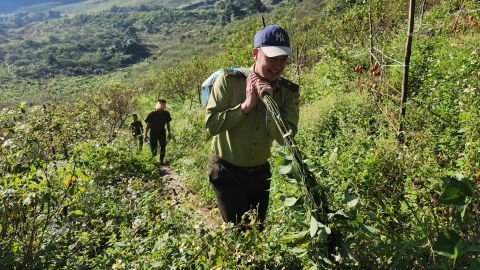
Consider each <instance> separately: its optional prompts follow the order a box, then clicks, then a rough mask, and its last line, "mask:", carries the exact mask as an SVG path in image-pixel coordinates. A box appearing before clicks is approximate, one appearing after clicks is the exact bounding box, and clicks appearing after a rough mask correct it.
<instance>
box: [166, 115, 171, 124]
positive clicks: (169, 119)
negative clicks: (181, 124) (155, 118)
mask: <svg viewBox="0 0 480 270" xmlns="http://www.w3.org/2000/svg"><path fill="white" fill-rule="evenodd" d="M170 121H172V116H171V115H170V113H168V116H167V121H165V122H167V123H170Z"/></svg>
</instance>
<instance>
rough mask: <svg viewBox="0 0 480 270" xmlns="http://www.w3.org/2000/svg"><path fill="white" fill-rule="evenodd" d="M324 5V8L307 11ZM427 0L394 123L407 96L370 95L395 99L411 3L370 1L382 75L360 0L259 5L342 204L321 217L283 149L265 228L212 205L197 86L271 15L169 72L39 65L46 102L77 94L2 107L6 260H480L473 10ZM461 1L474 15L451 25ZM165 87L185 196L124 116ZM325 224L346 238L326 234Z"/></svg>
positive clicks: (305, 143)
mask: <svg viewBox="0 0 480 270" xmlns="http://www.w3.org/2000/svg"><path fill="white" fill-rule="evenodd" d="M314 7H315V8H317V11H318V14H319V15H318V17H311V16H309V15H308V14H311V13H307V11H308V12H311V10H314V9H313V8H314ZM425 7H426V8H425V10H426V11H425V13H424V14H422V10H424V9H423V8H420V7H419V8H418V9H417V10H418V13H417V18H416V20H417V23H416V26H415V37H414V43H413V47H412V48H413V51H412V58H411V66H410V81H409V86H410V92H409V95H408V99H407V109H406V110H407V114H406V120H405V122H404V124H405V132H402V133H401V135H400V136H397V133H396V131H395V130H394V129H393V128H392V125H391V123H390V122H392V123H395V126H398V125H397V124H396V122H395V120H393V118H396V119H397V120H398V115H399V103H400V102H399V101H398V100H396V99H394V98H391V97H389V96H382V95H379V94H378V93H376V92H374V91H373V90H375V91H378V92H381V93H384V94H387V95H391V96H396V97H398V93H397V92H396V91H395V89H393V88H396V89H398V90H399V89H400V88H401V81H402V80H401V78H402V69H403V67H401V66H395V65H398V63H396V62H394V61H393V60H392V59H395V60H398V61H400V62H402V61H403V54H404V46H405V33H406V6H405V4H404V2H403V1H393V2H392V1H382V0H374V1H373V0H372V11H373V14H372V25H373V35H372V38H373V44H374V47H375V48H376V49H374V54H373V55H374V57H375V58H376V60H374V62H375V61H378V62H379V64H380V65H379V67H378V68H377V69H376V70H375V72H377V71H380V74H378V73H377V74H376V75H377V76H375V75H373V74H372V68H373V67H374V65H370V55H369V54H368V52H369V51H370V48H369V43H370V34H369V32H368V29H369V28H370V25H369V21H368V17H369V16H368V5H364V4H361V3H358V4H348V5H346V4H343V1H342V2H338V3H337V4H336V5H329V6H325V7H324V8H323V7H322V9H320V8H319V7H318V3H316V2H315V1H311V2H310V1H307V2H304V3H301V4H298V5H297V6H291V7H289V8H288V9H286V8H284V9H281V12H278V11H279V10H277V11H275V10H274V11H273V12H272V13H271V14H269V15H268V16H266V21H267V23H277V24H279V25H281V26H282V27H284V28H286V29H287V31H288V32H289V33H290V34H291V43H292V47H293V48H294V51H295V52H296V48H298V55H299V57H298V59H296V60H295V63H293V61H292V63H290V65H289V66H288V70H287V71H286V74H285V77H287V78H289V79H290V80H292V81H295V82H299V83H300V85H301V95H302V107H301V111H300V114H301V119H300V126H299V133H298V134H297V135H296V137H295V140H296V142H297V149H298V150H299V151H300V152H301V153H302V155H303V158H304V160H303V162H304V163H306V164H307V165H308V168H309V170H310V171H312V172H313V173H314V174H315V178H316V180H317V182H316V183H315V184H316V185H317V186H318V188H319V189H320V188H322V189H325V190H328V193H327V200H328V204H329V206H330V209H329V210H331V211H336V212H335V214H333V215H332V214H331V215H327V217H328V226H326V225H327V224H321V223H319V222H318V220H317V221H316V222H315V221H314V220H313V219H311V217H310V215H309V214H308V213H307V212H306V211H305V204H304V202H305V201H306V199H305V198H304V197H303V196H302V193H301V192H300V187H299V186H298V185H297V182H296V181H294V180H293V179H292V178H291V177H290V176H289V173H290V172H293V173H294V174H295V171H294V170H295V169H294V167H292V165H291V161H290V159H291V158H289V157H288V156H289V154H290V153H288V151H287V150H286V149H285V148H284V147H283V146H279V145H276V146H275V147H274V156H273V157H272V158H271V160H270V163H271V165H272V169H273V177H272V188H271V191H270V192H271V202H270V208H269V212H268V217H267V223H266V224H265V226H266V230H265V231H263V232H259V231H258V229H257V227H258V224H250V226H252V229H251V230H249V231H247V232H239V231H237V230H236V229H235V228H231V225H229V224H222V223H219V224H216V222H215V221H214V219H213V218H211V217H218V215H219V214H218V212H217V211H216V210H215V198H214V194H213V192H212V190H211V188H210V186H209V183H208V176H207V172H206V170H205V164H206V161H207V157H208V153H209V147H210V146H209V145H210V140H211V137H210V136H209V135H208V133H207V132H206V131H205V128H204V127H205V122H204V109H203V108H202V107H200V106H199V105H198V101H197V98H198V96H197V95H198V93H197V86H198V85H199V84H201V82H202V81H203V80H204V79H205V78H206V77H208V75H209V74H210V73H212V72H214V71H216V70H217V69H219V68H221V67H229V66H230V65H234V66H250V65H251V64H252V59H251V55H250V53H251V49H252V47H251V46H252V44H251V43H252V42H251V39H252V36H253V35H254V33H255V32H256V31H257V30H258V29H259V28H260V27H261V22H260V21H259V20H258V19H247V20H244V21H242V22H241V23H238V24H236V23H234V25H232V26H230V27H231V31H230V35H229V36H228V39H225V41H224V42H223V43H222V45H221V50H220V51H219V53H218V54H216V55H211V56H210V57H201V56H196V57H194V58H191V56H190V55H188V56H185V57H186V58H184V60H185V59H186V60H187V61H182V62H181V63H179V64H178V65H171V66H168V67H165V66H164V67H162V66H161V65H160V64H158V63H155V62H154V63H148V62H141V63H138V64H135V65H133V66H132V67H130V68H128V69H126V70H124V71H123V72H116V73H112V74H104V75H98V76H95V77H92V78H94V79H92V80H90V79H88V78H87V77H75V78H70V79H67V78H66V77H64V78H62V77H61V76H59V77H56V78H53V77H50V78H46V79H44V81H42V83H41V84H40V85H45V90H44V89H42V91H43V92H44V93H45V95H47V98H48V99H49V100H52V101H54V99H55V93H56V92H64V93H68V92H71V91H77V92H75V93H74V94H73V93H71V94H72V95H73V97H75V102H72V101H68V102H67V101H62V102H61V103H59V102H50V104H45V106H44V107H43V106H28V105H29V104H18V105H17V108H14V109H4V110H2V111H1V112H0V119H1V120H0V144H1V145H2V148H1V150H0V160H1V162H0V164H1V166H2V167H0V178H1V181H0V182H1V183H2V185H1V187H0V201H1V202H2V206H1V207H0V223H1V227H0V238H1V241H0V254H1V256H0V258H1V259H0V265H2V267H4V268H14V267H16V268H26V269H107V268H109V269H122V268H125V269H152V268H154V269H169V268H170V269H217V268H219V267H221V268H222V269H236V268H239V269H254V268H255V267H257V268H258V269H264V268H267V269H344V268H353V269H365V268H371V269H390V268H392V269H413V268H415V269H427V268H428V269H459V268H462V269H478V268H479V267H480V257H479V255H478V253H479V252H478V251H479V250H480V235H479V231H480V227H479V224H480V220H479V214H480V213H479V210H478V208H479V206H480V205H479V204H480V200H479V188H480V133H479V130H478V128H477V127H478V126H479V124H480V123H479V119H480V112H479V110H478V108H479V103H480V96H479V95H480V90H479V89H480V63H479V62H478V54H479V53H480V48H479V47H478V40H479V36H480V29H479V27H478V22H479V20H480V14H479V13H478V11H475V10H478V9H480V6H479V5H478V2H465V3H463V2H462V1H456V0H446V1H442V2H440V3H438V4H436V5H433V4H431V3H430V2H427V4H426V5H425ZM318 9H320V10H318ZM458 10H463V11H465V13H460V14H458V15H459V17H458V18H459V20H457V21H455V18H456V16H457V14H456V13H455V12H457V11H458ZM470 16H473V17H472V18H470ZM72 20H73V19H72ZM420 20H421V21H420ZM460 21H461V22H460ZM475 23H476V24H475ZM133 26H134V27H135V28H136V29H137V30H139V29H140V28H141V27H138V25H133ZM125 30H126V28H125ZM125 30H123V31H125ZM457 30H459V31H457ZM140 31H141V30H140ZM137 35H139V37H140V40H142V42H146V41H144V40H146V39H145V38H143V37H142V36H140V34H139V33H138V31H137ZM339 37H342V38H339ZM152 51H153V50H152ZM152 53H154V52H152ZM387 56H388V57H387ZM359 66H362V67H363V69H361V70H360V71H358V68H357V71H355V68H356V67H359ZM303 69H304V70H303ZM186 74H187V76H186ZM299 75H300V76H299ZM90 76H91V75H90ZM15 78H16V79H17V80H19V79H20V77H15ZM167 79H168V80H167ZM94 80H98V81H95V84H93V82H94ZM34 86H35V87H37V86H36V85H34ZM392 87H393V88H392ZM176 89H178V90H179V91H172V90H176ZM58 96H60V95H58ZM158 96H161V97H164V98H167V99H169V100H170V99H171V100H176V102H175V104H171V103H169V110H170V112H171V113H172V116H173V118H174V121H173V122H172V127H173V131H172V133H173V137H174V138H173V139H172V140H171V141H170V142H169V144H168V146H167V159H168V160H170V161H171V167H172V168H173V169H174V170H175V172H176V173H177V179H176V180H177V181H183V182H184V183H185V184H186V185H187V186H188V187H189V189H190V192H188V193H186V194H179V193H175V192H173V191H172V190H171V189H172V187H174V184H175V182H174V181H173V179H171V178H169V177H168V176H164V175H163V174H161V172H160V170H159V168H157V167H156V163H155V161H154V160H153V159H152V158H151V157H150V154H149V150H148V149H144V150H143V151H141V152H140V151H136V150H135V146H134V144H133V142H132V141H131V138H130V137H129V134H128V133H127V131H126V129H122V127H125V125H126V121H127V119H126V118H127V117H128V115H129V114H130V113H133V112H135V113H137V114H139V115H140V118H141V119H144V118H145V116H146V114H147V113H148V111H149V108H151V106H152V105H153V104H154V103H153V102H152V101H153V100H154V99H155V98H156V97H158ZM377 104H378V106H380V107H381V108H382V111H383V113H382V111H381V110H380V108H379V107H378V106H377ZM384 113H385V114H386V115H387V116H388V119H387V118H386V117H385V115H384ZM389 121H390V122H389ZM292 170H293V171H292ZM126 209H128V210H126ZM249 214H250V215H255V213H249ZM212 223H214V224H212ZM334 233H335V234H334ZM333 234H334V235H333ZM332 237H334V238H335V239H336V240H337V241H336V242H335V243H340V242H341V243H344V244H339V245H335V246H330V245H328V243H325V242H324V241H325V239H331V238H332Z"/></svg>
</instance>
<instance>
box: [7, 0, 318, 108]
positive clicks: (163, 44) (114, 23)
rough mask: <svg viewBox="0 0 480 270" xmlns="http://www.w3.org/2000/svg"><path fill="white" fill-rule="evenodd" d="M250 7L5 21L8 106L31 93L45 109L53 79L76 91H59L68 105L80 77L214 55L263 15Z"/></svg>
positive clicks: (276, 9) (313, 4)
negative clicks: (237, 28)
mask: <svg viewBox="0 0 480 270" xmlns="http://www.w3.org/2000/svg"><path fill="white" fill-rule="evenodd" d="M243 5H244V7H245V8H243V9H238V10H237V11H235V12H236V13H232V14H231V12H233V11H232V10H229V9H228V8H225V9H224V10H223V11H221V10H194V11H184V10H171V9H167V8H159V9H154V10H147V11H138V10H137V11H135V12H104V13H99V14H78V15H75V16H72V17H68V18H56V19H49V20H47V21H41V22H22V23H19V24H16V23H13V22H9V23H5V24H0V71H1V72H0V83H1V84H2V88H1V89H0V97H2V101H1V102H0V107H3V106H12V105H14V104H17V103H19V102H21V101H25V98H26V97H29V96H32V97H33V96H35V98H34V99H35V100H34V99H30V101H29V104H31V105H33V104H42V103H43V102H44V101H45V100H46V99H47V96H48V95H47V94H46V93H44V91H42V87H43V86H45V85H46V82H47V81H50V80H48V79H47V75H49V74H50V75H49V76H50V77H49V78H50V79H51V78H55V83H57V84H58V85H68V91H67V90H66V89H65V88H62V89H60V90H59V91H56V93H57V94H58V98H59V99H62V100H64V99H68V98H73V96H74V93H78V91H79V90H81V89H79V88H77V87H74V88H72V87H71V81H72V77H73V76H75V77H76V79H75V80H79V79H80V80H82V81H84V82H85V81H86V80H90V81H92V83H94V84H95V82H94V81H96V80H101V79H98V78H97V77H99V76H103V75H108V74H111V73H115V72H118V73H119V74H122V73H124V72H123V70H124V69H128V70H132V71H133V72H134V73H135V74H140V73H141V72H138V73H137V72H136V71H135V70H137V68H136V67H134V65H135V66H138V67H139V68H140V70H143V69H144V67H145V65H148V66H149V67H148V69H149V70H155V69H159V68H160V69H161V68H165V67H171V66H174V65H176V64H177V63H179V62H182V61H185V60H186V59H189V58H191V57H193V56H198V57H200V56H201V55H203V56H201V57H202V58H208V57H210V56H212V55H213V54H215V53H216V52H217V51H218V46H219V45H220V44H221V43H224V42H225V40H226V39H227V38H228V35H229V29H231V28H232V27H233V25H235V24H241V23H243V21H244V20H245V17H246V14H247V12H248V13H249V14H251V15H253V16H259V13H258V11H259V10H255V7H252V6H249V5H248V4H247V3H243ZM310 5H311V7H309V8H308V14H311V15H313V16H317V17H318V16H320V15H321V14H323V13H315V12H316V11H318V10H320V9H321V7H322V6H324V5H323V4H321V2H318V1H311V4H310ZM258 8H259V9H260V10H261V9H262V8H264V6H263V7H262V6H260V7H258ZM269 9H271V12H270V13H271V14H274V13H275V12H281V10H287V8H286V7H283V8H282V7H269ZM237 13H238V14H237ZM232 15H236V16H232ZM232 18H233V22H232V21H231V20H232ZM143 75H144V74H143ZM143 75H141V76H143ZM114 76H116V75H114ZM120 76H121V77H122V76H123V75H120ZM138 79H139V78H135V80H138ZM83 85H85V84H83Z"/></svg>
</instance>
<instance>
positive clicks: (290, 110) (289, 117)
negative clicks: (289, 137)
mask: <svg viewBox="0 0 480 270" xmlns="http://www.w3.org/2000/svg"><path fill="white" fill-rule="evenodd" d="M299 101H300V93H299V92H293V91H292V95H291V96H290V97H289V98H288V99H287V100H286V101H285V103H284V104H283V106H282V105H280V104H277V106H278V107H279V109H280V115H281V116H282V118H283V120H284V121H285V122H286V124H287V127H286V128H287V132H288V131H290V130H292V133H293V136H295V135H296V134H297V132H298V120H299V118H300V115H299V114H298V107H297V106H298V103H299ZM267 120H268V123H269V128H270V134H271V136H272V137H273V138H274V139H275V140H276V141H277V142H278V143H279V144H280V145H283V144H284V143H285V140H284V138H283V134H282V133H281V132H280V130H279V129H278V127H277V124H276V123H275V120H274V119H273V116H271V115H269V116H268V117H267Z"/></svg>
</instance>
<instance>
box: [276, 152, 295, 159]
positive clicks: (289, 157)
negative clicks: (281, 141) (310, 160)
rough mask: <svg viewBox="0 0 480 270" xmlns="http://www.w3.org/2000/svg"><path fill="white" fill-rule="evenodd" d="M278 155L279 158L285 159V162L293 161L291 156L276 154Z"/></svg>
mask: <svg viewBox="0 0 480 270" xmlns="http://www.w3.org/2000/svg"><path fill="white" fill-rule="evenodd" d="M278 155H279V156H280V157H282V158H283V159H285V160H293V157H292V156H289V155H287V154H285V153H282V152H278Z"/></svg>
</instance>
